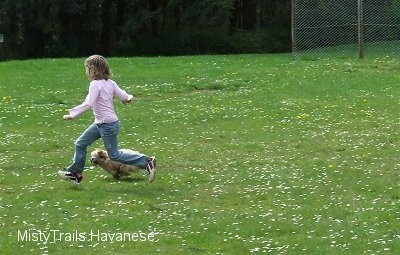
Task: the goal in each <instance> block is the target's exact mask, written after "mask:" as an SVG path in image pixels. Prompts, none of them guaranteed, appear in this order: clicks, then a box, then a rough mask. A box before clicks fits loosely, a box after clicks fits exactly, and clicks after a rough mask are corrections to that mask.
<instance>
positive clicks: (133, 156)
mask: <svg viewBox="0 0 400 255" xmlns="http://www.w3.org/2000/svg"><path fill="white" fill-rule="evenodd" d="M85 69H86V75H87V77H88V79H89V81H90V85H89V93H88V94H87V96H86V99H85V101H84V102H83V103H82V104H80V105H78V106H76V107H74V108H72V109H70V110H69V114H67V115H64V120H72V119H74V118H76V117H78V116H79V115H81V114H82V113H84V112H86V111H87V110H89V109H93V114H94V123H93V124H92V125H90V126H89V127H88V128H87V129H86V130H85V131H84V132H83V133H82V135H81V136H80V137H79V138H78V139H77V140H76V142H75V154H74V158H73V163H72V164H71V165H70V166H69V167H67V168H66V169H65V171H58V174H59V175H60V176H61V177H62V178H63V179H66V180H70V181H71V182H72V183H73V184H75V185H78V184H80V183H81V181H82V179H83V176H82V173H83V169H84V167H85V161H86V152H87V147H88V146H89V145H91V144H92V143H93V142H95V141H96V140H98V139H100V138H102V139H103V142H104V146H105V148H106V150H107V153H108V156H109V157H110V159H111V160H113V161H117V162H121V163H124V164H128V165H134V166H138V167H140V168H142V169H144V170H145V172H146V174H147V176H148V177H149V181H150V182H152V181H153V180H154V177H155V173H156V158H155V157H148V156H146V155H144V154H140V153H134V152H126V151H121V150H119V149H118V141H117V138H118V131H119V121H118V117H117V115H116V113H115V110H114V104H113V98H114V97H117V98H119V99H120V100H121V101H122V103H124V104H126V103H131V102H132V100H133V96H132V95H128V94H127V93H126V92H125V91H124V90H122V89H120V88H119V87H118V85H117V84H116V83H115V82H114V81H113V80H111V79H109V78H110V76H111V71H110V68H109V65H108V62H107V60H106V59H105V58H104V57H102V56H100V55H93V56H90V57H88V58H87V59H86V60H85Z"/></svg>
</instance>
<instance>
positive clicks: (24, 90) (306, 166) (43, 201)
mask: <svg viewBox="0 0 400 255" xmlns="http://www.w3.org/2000/svg"><path fill="white" fill-rule="evenodd" d="M83 60H84V59H43V60H29V61H8V62H1V63H0V93H1V94H0V100H1V101H0V107H1V108H0V136H1V147H0V158H1V159H0V254H13V255H14V254H96V255H100V254H226V255H230V254H240V255H241V254H296V255H297V254H304V255H309V254H316V255H321V254H330V255H331V254H340V255H343V254H349V255H350V254H351V255H354V254H371V255H372V254H397V253H398V251H399V247H400V194H399V190H400V189H399V188H400V176H399V170H400V161H399V159H400V152H399V147H400V134H399V130H400V111H399V109H400V85H399V84H400V77H399V73H400V61H399V60H398V59H396V58H392V57H381V58H378V57H377V58H374V59H365V60H362V61H360V60H348V59H345V58H343V57H341V58H340V59H327V60H317V61H296V62H292V61H291V59H290V55H286V54H282V55H235V56H190V57H171V58H164V57H159V58H110V59H109V62H110V64H111V67H112V69H113V73H114V80H116V81H117V82H118V83H119V85H120V86H121V87H123V88H124V89H126V90H127V91H128V92H130V93H132V94H134V95H135V96H136V97H137V100H136V102H135V103H134V104H131V105H122V104H120V103H116V108H117V112H118V115H119V117H120V120H121V125H122V126H121V132H120V146H121V148H132V149H136V150H139V151H141V152H143V153H146V154H148V155H155V156H157V159H158V173H157V178H156V180H155V181H154V182H153V183H151V184H150V183H148V181H147V179H146V177H145V176H144V174H143V173H141V172H139V173H135V174H133V175H132V176H131V177H129V178H124V179H121V180H114V179H112V177H111V176H110V175H108V174H107V173H106V172H104V171H103V170H102V169H100V168H97V167H93V166H91V165H90V164H89V163H88V164H87V170H86V171H85V173H84V180H83V182H82V184H81V185H80V186H78V187H76V186H73V185H72V184H71V183H69V182H66V181H63V180H61V179H60V178H59V177H58V176H57V174H56V171H57V170H59V169H62V168H63V167H65V166H67V165H68V164H69V163H70V162H71V158H72V155H73V146H74V141H75V139H76V138H77V137H78V135H80V134H81V132H82V131H83V130H84V129H85V128H86V127H87V126H88V125H89V124H90V123H91V122H92V121H93V117H92V114H91V113H90V112H88V113H86V114H85V115H83V116H81V117H80V118H79V119H76V120H73V121H63V120H62V116H63V115H64V114H65V113H66V112H67V111H66V110H67V109H69V108H71V107H73V106H75V105H76V104H79V103H80V102H81V101H82V100H83V99H84V97H85V95H86V91H87V86H88V82H87V80H86V77H85V74H84V68H83ZM97 147H102V144H101V142H100V141H99V142H97V143H95V144H94V145H93V146H92V147H91V148H89V150H90V151H91V150H92V149H95V148H97Z"/></svg>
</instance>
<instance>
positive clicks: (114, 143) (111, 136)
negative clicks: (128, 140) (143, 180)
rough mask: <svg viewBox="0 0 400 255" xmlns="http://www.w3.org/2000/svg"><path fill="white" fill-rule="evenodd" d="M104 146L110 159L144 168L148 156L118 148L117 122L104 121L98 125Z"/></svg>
mask: <svg viewBox="0 0 400 255" xmlns="http://www.w3.org/2000/svg"><path fill="white" fill-rule="evenodd" d="M98 128H99V131H100V134H101V137H102V138H103V142H104V147H105V148H106V150H107V153H108V156H109V157H110V159H111V160H114V161H117V162H121V163H124V164H127V165H133V166H138V167H140V168H143V169H145V168H146V166H147V164H148V162H149V160H150V159H149V157H147V156H146V155H144V154H141V153H139V152H126V151H120V150H119V149H118V132H119V122H118V121H117V122H113V123H106V124H101V125H99V126H98Z"/></svg>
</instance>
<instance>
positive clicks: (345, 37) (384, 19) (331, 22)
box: [291, 0, 400, 59]
mask: <svg viewBox="0 0 400 255" xmlns="http://www.w3.org/2000/svg"><path fill="white" fill-rule="evenodd" d="M291 1H292V52H293V58H294V59H297V58H312V59H315V58H324V57H331V56H341V55H343V57H353V56H354V57H359V58H364V56H365V57H368V56H381V55H400V0H291Z"/></svg>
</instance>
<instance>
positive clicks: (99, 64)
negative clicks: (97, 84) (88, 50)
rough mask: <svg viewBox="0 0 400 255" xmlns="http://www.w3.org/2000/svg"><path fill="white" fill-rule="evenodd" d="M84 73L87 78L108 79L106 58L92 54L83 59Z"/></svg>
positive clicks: (109, 72) (108, 68) (108, 72)
mask: <svg viewBox="0 0 400 255" xmlns="http://www.w3.org/2000/svg"><path fill="white" fill-rule="evenodd" d="M85 69H86V75H87V77H88V79H89V80H103V79H104V80H108V78H110V76H111V70H110V67H109V65H108V62H107V60H106V59H105V58H104V57H103V56H100V55H92V56H90V57H88V58H87V59H86V60H85Z"/></svg>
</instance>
